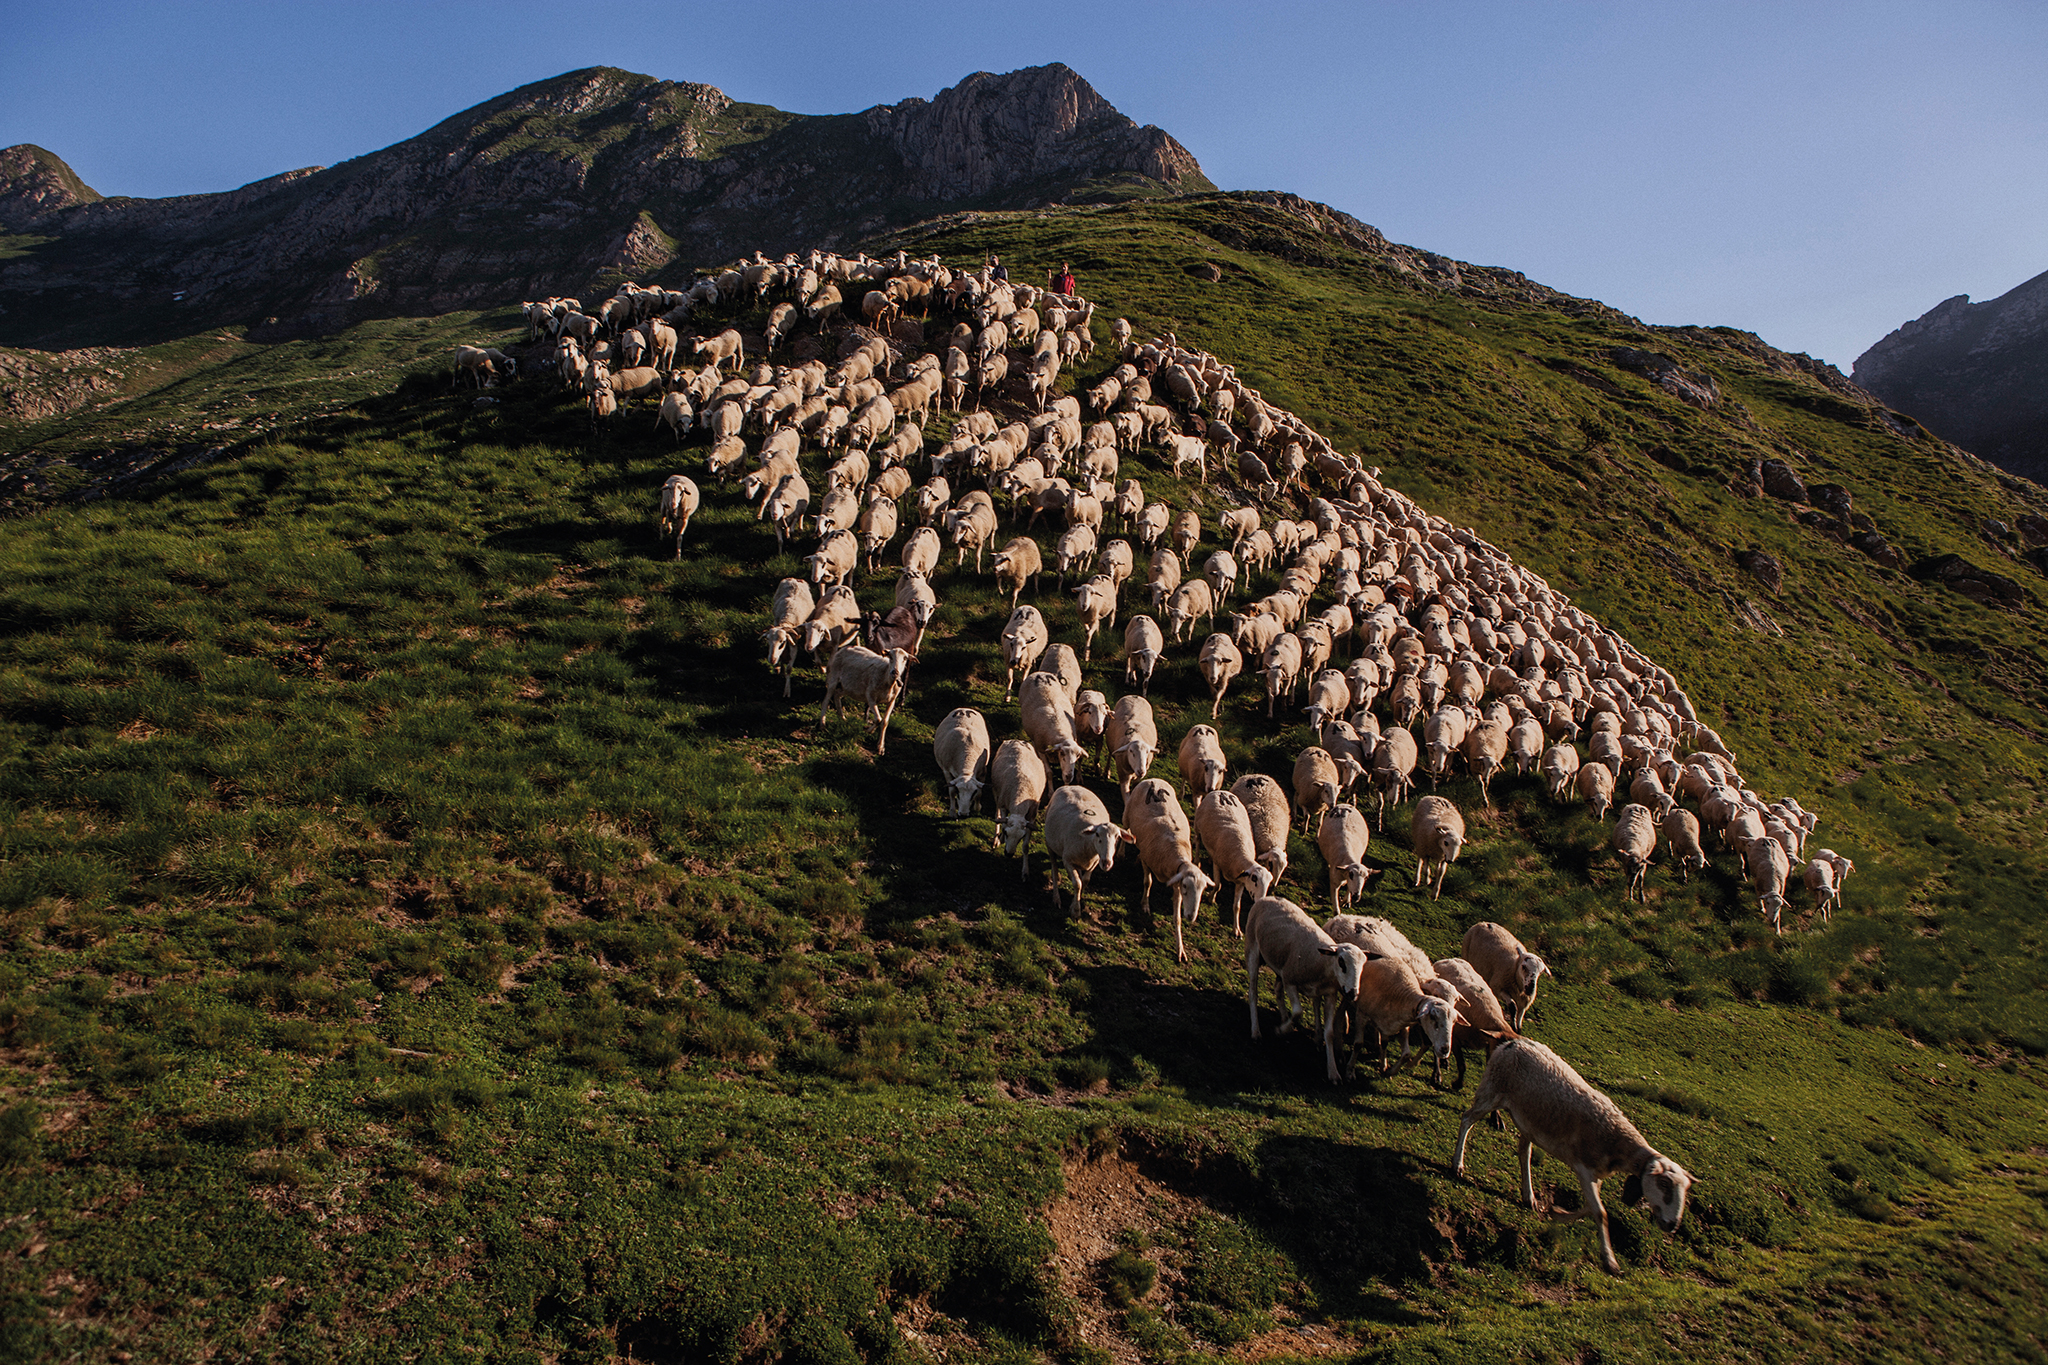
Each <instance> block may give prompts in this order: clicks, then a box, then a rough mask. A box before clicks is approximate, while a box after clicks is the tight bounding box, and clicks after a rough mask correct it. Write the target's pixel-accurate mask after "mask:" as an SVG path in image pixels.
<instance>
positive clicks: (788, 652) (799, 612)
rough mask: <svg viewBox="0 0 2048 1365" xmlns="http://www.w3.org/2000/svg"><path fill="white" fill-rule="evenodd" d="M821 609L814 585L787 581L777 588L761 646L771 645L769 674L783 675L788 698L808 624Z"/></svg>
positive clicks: (784, 692)
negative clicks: (797, 655) (813, 590)
mask: <svg viewBox="0 0 2048 1365" xmlns="http://www.w3.org/2000/svg"><path fill="white" fill-rule="evenodd" d="M817 606H818V604H817V602H816V601H814V600H813V599H812V597H811V585H810V584H808V583H806V582H804V580H802V579H801V578H785V579H783V580H782V581H781V582H780V583H778V584H776V585H775V600H774V604H773V605H772V606H771V607H770V608H769V612H768V629H766V630H764V631H762V632H761V643H763V644H765V645H767V646H768V668H769V671H770V672H774V671H776V670H777V669H780V670H781V672H782V695H783V696H784V697H787V696H788V695H789V682H790V673H791V671H792V670H793V669H794V668H795V666H796V654H797V650H798V649H799V648H800V647H801V646H802V644H803V638H804V624H805V622H807V621H809V620H810V617H811V613H812V612H814V611H816V610H817Z"/></svg>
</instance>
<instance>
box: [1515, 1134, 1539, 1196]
mask: <svg viewBox="0 0 2048 1365" xmlns="http://www.w3.org/2000/svg"><path fill="white" fill-rule="evenodd" d="M1521 1136H1522V1140H1521V1150H1520V1151H1519V1152H1517V1153H1516V1155H1517V1157H1518V1159H1519V1160H1520V1161H1521V1163H1522V1202H1523V1203H1524V1204H1527V1205H1528V1206H1529V1208H1530V1209H1531V1211H1534V1209H1535V1208H1536V1143H1535V1141H1534V1140H1533V1139H1531V1138H1530V1136H1529V1135H1528V1134H1527V1133H1523V1134H1522V1135H1521Z"/></svg>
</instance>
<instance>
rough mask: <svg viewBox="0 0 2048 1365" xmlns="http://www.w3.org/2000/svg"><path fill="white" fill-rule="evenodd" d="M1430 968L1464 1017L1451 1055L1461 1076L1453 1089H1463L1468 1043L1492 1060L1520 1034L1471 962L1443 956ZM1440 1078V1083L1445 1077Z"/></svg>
mask: <svg viewBox="0 0 2048 1365" xmlns="http://www.w3.org/2000/svg"><path fill="white" fill-rule="evenodd" d="M1430 969H1431V970H1432V971H1434V972H1435V973H1436V979H1437V980H1438V981H1440V982H1443V983H1444V984H1445V985H1448V986H1449V987H1450V988H1451V992H1452V994H1454V995H1455V996H1456V997H1457V999H1456V1000H1454V1001H1452V1002H1451V1003H1452V1004H1453V1005H1455V1006H1456V1008H1457V1011H1458V1013H1459V1014H1461V1015H1463V1016H1464V1020H1463V1022H1462V1024H1461V1025H1460V1026H1459V1027H1457V1028H1455V1029H1453V1030H1452V1031H1451V1052H1452V1055H1453V1056H1454V1057H1455V1058H1456V1059H1457V1063H1458V1074H1457V1075H1456V1077H1454V1078H1453V1079H1452V1081H1451V1089H1453V1090H1463V1089H1464V1088H1465V1049H1466V1046H1467V1045H1468V1044H1470V1043H1474V1042H1477V1043H1478V1044H1479V1045H1480V1046H1481V1047H1483V1048H1484V1049H1485V1050H1486V1055H1487V1056H1488V1057H1491V1056H1493V1050H1494V1049H1495V1048H1496V1047H1498V1046H1500V1044H1501V1043H1503V1042H1505V1041H1506V1040H1507V1039H1509V1038H1519V1037H1521V1034H1519V1033H1517V1032H1516V1031H1515V1026H1514V1025H1513V1024H1511V1023H1509V1022H1508V1015H1507V1010H1506V1009H1504V1008H1503V1007H1502V1006H1501V1003H1500V997H1499V996H1497V995H1495V994H1494V993H1493V987H1491V986H1489V985H1487V984H1486V978H1485V977H1483V976H1481V975H1480V974H1479V972H1478V971H1477V970H1476V969H1475V968H1474V967H1473V966H1472V964H1471V963H1469V962H1467V961H1466V960H1465V959H1464V958H1462V957H1444V958H1438V959H1437V960H1436V961H1435V962H1432V963H1431V964H1430ZM1425 989H1426V988H1425ZM1437 1079H1438V1080H1439V1081H1441V1079H1442V1077H1441V1076H1439V1077H1438V1078H1437ZM1494 1122H1495V1125H1496V1126H1497V1127H1502V1128H1505V1127H1506V1125H1505V1124H1502V1123H1501V1122H1500V1120H1499V1119H1498V1117H1496V1118H1495V1120H1494Z"/></svg>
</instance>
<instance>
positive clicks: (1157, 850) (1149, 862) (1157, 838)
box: [1112, 698, 1214, 962]
mask: <svg viewBox="0 0 2048 1365" xmlns="http://www.w3.org/2000/svg"><path fill="white" fill-rule="evenodd" d="M1125 700H1126V701H1128V700H1130V698H1125ZM1112 719H1113V718H1112ZM1124 829H1125V830H1127V831H1128V832H1129V833H1130V835H1131V837H1132V839H1133V840H1135V841H1136V843H1137V845H1138V861H1139V863H1140V864H1141V865H1142V866H1143V867H1144V869H1145V886H1144V890H1143V891H1141V892H1140V893H1139V895H1138V906H1139V908H1140V909H1142V910H1149V909H1150V908H1151V904H1152V885H1153V883H1154V882H1164V883H1165V884H1166V885H1167V886H1169V887H1172V888H1173V890H1174V893H1175V894H1174V915H1173V951H1174V960H1175V961H1177V962H1185V961H1187V960H1188V950H1187V943H1186V941H1185V939H1184V938H1183V936H1182V932H1183V931H1182V926H1183V925H1184V924H1192V923H1194V922H1195V917H1196V916H1197V915H1198V914H1200V913H1201V909H1202V897H1203V896H1205V895H1207V894H1208V891H1209V888H1210V887H1211V886H1213V885H1214V883H1213V882H1211V881H1210V880H1209V877H1208V874H1207V873H1205V872H1203V871H1202V869H1201V868H1199V867H1197V866H1196V865H1195V855H1194V847H1193V845H1192V844H1191V843H1190V841H1189V839H1190V834H1189V829H1188V817H1187V813H1186V812H1185V811H1183V810H1182V809H1181V808H1180V801H1179V799H1178V798H1176V797H1175V796H1174V794H1173V788H1172V787H1170V786H1168V785H1167V784H1166V783H1164V782H1162V781H1160V780H1159V779H1158V778H1156V777H1149V778H1146V779H1145V780H1144V781H1142V782H1140V783H1138V784H1137V785H1136V786H1134V787H1132V788H1131V789H1130V790H1129V791H1128V792H1127V793H1126V794H1125V797H1124Z"/></svg>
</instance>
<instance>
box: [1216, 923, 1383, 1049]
mask: <svg viewBox="0 0 2048 1365" xmlns="http://www.w3.org/2000/svg"><path fill="white" fill-rule="evenodd" d="M1269 965H1270V966H1271V967H1272V968H1273V974H1274V975H1275V976H1277V977H1278V978H1279V979H1280V986H1281V990H1282V991H1283V993H1284V994H1285V996H1286V1000H1287V1020H1286V1022H1285V1023H1283V1024H1281V1025H1280V1032H1282V1033H1289V1032H1292V1031H1293V1030H1294V1028H1295V1027H1296V1026H1297V1025H1298V1024H1300V1022H1301V997H1302V994H1303V992H1308V993H1309V994H1311V995H1313V996H1314V997H1315V999H1316V1002H1317V1003H1318V1004H1319V1005H1320V1006H1322V1008H1323V1061H1324V1066H1325V1070H1326V1072H1327V1074H1328V1076H1329V1079H1330V1082H1331V1084H1333V1085H1334V1084H1336V1082H1337V1080H1338V1073H1337V1044H1336V1035H1337V1019H1338V1016H1339V1014H1340V1012H1341V1011H1343V1010H1350V1009H1355V1008H1356V1007H1357V1005H1358V982H1359V976H1360V974H1361V973H1362V972H1363V971H1364V969H1365V952H1364V950H1363V949H1361V948H1359V947H1357V946H1356V945H1354V944H1349V943H1344V944H1339V943H1337V942H1336V941H1334V940H1333V939H1331V937H1330V936H1329V935H1328V934H1326V933H1324V932H1323V929H1322V926H1321V925H1318V924H1317V923H1316V922H1315V921H1314V920H1313V919H1311V918H1309V915H1308V912H1307V911H1305V910H1303V909H1302V908H1301V907H1300V906H1298V905H1296V904H1295V903H1294V902H1293V901H1291V900H1288V899H1286V898H1285V897H1283V896H1262V897H1260V898H1259V899H1258V900H1255V901H1253V902H1252V908H1251V913H1250V915H1248V916H1247V917H1246V919H1245V948H1244V971H1245V989H1244V1000H1245V1007H1246V1008H1247V1009H1248V1010H1249V1011H1250V1013H1251V1021H1252V1041H1254V1042H1257V1041H1258V1040H1259V1038H1260V1037H1261V1034H1260V1032H1259V972H1260V970H1261V969H1262V968H1264V967H1266V966H1269Z"/></svg>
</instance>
